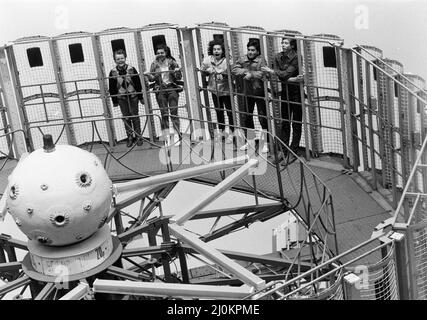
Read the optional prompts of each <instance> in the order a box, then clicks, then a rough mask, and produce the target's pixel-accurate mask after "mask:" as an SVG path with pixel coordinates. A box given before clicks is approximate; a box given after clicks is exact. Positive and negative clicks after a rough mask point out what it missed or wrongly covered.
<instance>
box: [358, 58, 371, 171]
mask: <svg viewBox="0 0 427 320" xmlns="http://www.w3.org/2000/svg"><path fill="white" fill-rule="evenodd" d="M356 63H357V65H356V74H357V87H358V99H359V103H358V104H359V117H360V132H361V139H362V160H363V170H366V169H367V168H368V167H369V165H368V150H367V142H366V124H365V106H364V103H365V98H364V89H363V87H364V85H363V64H362V59H361V58H360V57H359V56H357V57H356Z"/></svg>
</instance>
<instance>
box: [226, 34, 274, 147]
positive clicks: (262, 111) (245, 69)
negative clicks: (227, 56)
mask: <svg viewBox="0 0 427 320" xmlns="http://www.w3.org/2000/svg"><path fill="white" fill-rule="evenodd" d="M266 65H267V63H266V61H265V59H264V58H263V57H262V56H261V51H260V46H259V43H258V42H257V41H253V40H250V41H249V42H248V44H247V54H246V55H245V56H243V57H241V58H240V59H239V60H238V61H237V62H236V64H235V65H234V66H233V68H232V71H231V72H232V74H233V75H235V76H236V77H238V78H243V79H242V80H243V88H242V89H243V90H240V91H242V92H241V93H243V94H244V95H245V97H244V98H245V106H246V108H245V109H246V110H245V112H246V113H247V114H245V115H244V119H245V120H244V122H245V127H246V128H247V129H246V138H247V140H248V142H247V143H246V144H244V145H243V146H242V147H240V150H247V149H248V148H249V144H253V145H254V142H253V140H254V139H255V132H252V134H249V133H248V131H247V130H248V129H252V130H253V129H255V126H254V119H253V112H254V108H255V104H256V106H257V110H258V119H259V122H260V124H261V127H262V131H261V137H262V135H263V134H264V146H263V148H262V150H261V153H267V152H268V144H267V136H268V135H267V133H266V131H267V129H268V121H267V117H266V116H267V110H266V103H265V96H264V82H263V72H262V71H261V68H262V67H263V66H266ZM251 141H252V142H251Z"/></svg>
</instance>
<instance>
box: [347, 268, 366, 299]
mask: <svg viewBox="0 0 427 320" xmlns="http://www.w3.org/2000/svg"><path fill="white" fill-rule="evenodd" d="M343 281H344V296H345V300H361V297H360V289H359V288H358V286H359V284H360V282H361V281H362V279H361V278H360V277H358V276H357V275H355V274H354V273H348V274H347V275H345V276H344V277H343Z"/></svg>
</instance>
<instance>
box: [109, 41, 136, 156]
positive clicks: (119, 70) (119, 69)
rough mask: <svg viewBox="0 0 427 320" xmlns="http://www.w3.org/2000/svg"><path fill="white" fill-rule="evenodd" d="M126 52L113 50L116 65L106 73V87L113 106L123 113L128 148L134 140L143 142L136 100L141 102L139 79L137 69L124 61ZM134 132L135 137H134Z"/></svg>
mask: <svg viewBox="0 0 427 320" xmlns="http://www.w3.org/2000/svg"><path fill="white" fill-rule="evenodd" d="M126 57H127V56H126V52H125V51H124V50H122V49H119V50H117V51H115V52H114V61H115V63H116V66H115V67H114V68H113V69H111V71H110V74H109V75H108V78H109V79H108V89H109V92H110V95H111V100H112V102H113V106H114V107H118V106H120V111H121V112H122V115H123V122H124V125H125V130H126V134H127V137H128V143H127V146H128V148H129V147H131V146H132V144H133V143H134V142H135V140H136V144H137V145H138V146H141V145H142V143H143V140H142V135H141V120H140V118H139V112H138V101H140V102H141V103H144V102H143V95H142V86H141V79H140V78H139V75H138V71H137V70H136V69H135V68H134V67H132V66H130V65H128V64H127V63H126ZM134 133H135V134H136V137H134Z"/></svg>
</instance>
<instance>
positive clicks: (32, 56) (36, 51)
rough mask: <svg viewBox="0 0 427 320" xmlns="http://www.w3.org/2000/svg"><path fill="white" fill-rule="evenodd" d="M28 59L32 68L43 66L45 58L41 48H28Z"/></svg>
mask: <svg viewBox="0 0 427 320" xmlns="http://www.w3.org/2000/svg"><path fill="white" fill-rule="evenodd" d="M27 57H28V62H29V63H30V67H31V68H34V67H41V66H43V58H42V53H41V51H40V48H38V47H37V48H28V49H27Z"/></svg>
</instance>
